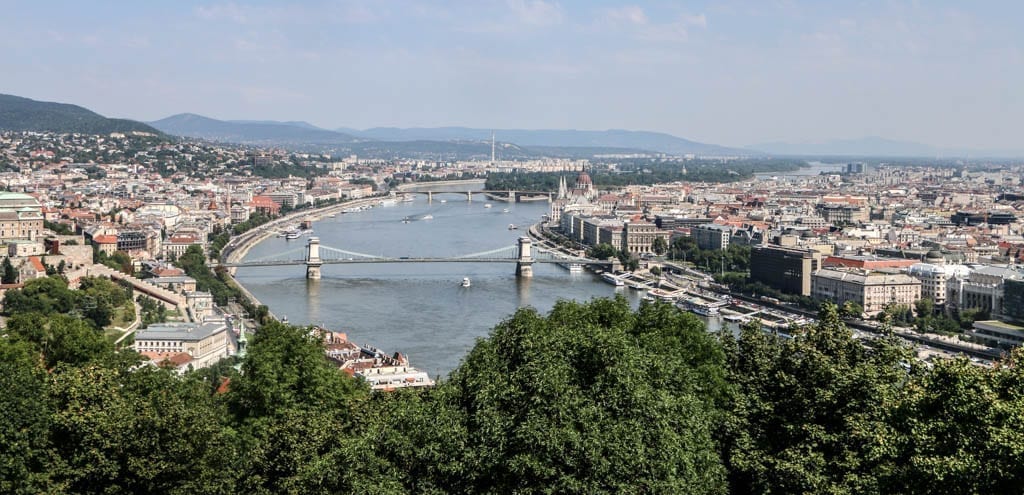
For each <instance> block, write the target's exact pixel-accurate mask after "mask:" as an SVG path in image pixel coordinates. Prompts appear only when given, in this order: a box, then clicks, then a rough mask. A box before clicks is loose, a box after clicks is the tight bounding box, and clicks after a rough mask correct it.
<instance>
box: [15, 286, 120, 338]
mask: <svg viewBox="0 0 1024 495" xmlns="http://www.w3.org/2000/svg"><path fill="white" fill-rule="evenodd" d="M130 298H131V292H130V289H127V288H125V287H123V286H121V285H119V284H116V283H114V282H111V281H110V280H108V279H105V278H97V277H84V278H82V279H81V281H79V289H78V290H71V289H69V288H68V284H67V282H65V281H64V279H62V278H60V277H56V276H54V277H42V278H36V279H32V280H29V281H28V282H25V286H24V287H22V288H20V289H12V290H9V291H7V293H6V294H5V295H4V314H5V315H8V316H24V315H28V314H39V315H43V316H49V315H56V314H62V315H73V316H76V317H81V318H84V319H85V321H88V322H91V323H92V324H93V325H94V327H96V328H102V327H105V326H107V325H110V323H111V321H112V320H113V318H114V314H115V313H116V312H117V311H118V309H120V308H121V307H123V306H124V305H125V303H127V302H128V301H129V299H130Z"/></svg>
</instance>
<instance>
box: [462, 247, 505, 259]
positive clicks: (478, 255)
mask: <svg viewBox="0 0 1024 495" xmlns="http://www.w3.org/2000/svg"><path fill="white" fill-rule="evenodd" d="M517 249H518V248H517V247H516V246H505V247H501V248H498V249H491V250H490V251H481V252H479V253H471V254H463V255H461V256H455V258H458V259H463V258H484V257H488V256H490V255H492V254H508V255H509V256H508V257H509V258H515V257H516V255H517V254H518V252H517Z"/></svg>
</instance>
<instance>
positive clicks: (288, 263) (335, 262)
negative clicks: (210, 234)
mask: <svg viewBox="0 0 1024 495" xmlns="http://www.w3.org/2000/svg"><path fill="white" fill-rule="evenodd" d="M519 261H520V260H519V259H517V258H412V257H409V258H364V259H359V258H353V259H322V260H320V264H322V265H344V264H370V263H518V262H519ZM529 261H531V262H533V263H578V264H582V265H606V264H608V262H607V261H597V260H584V259H549V258H534V259H531V260H529ZM305 264H306V260H283V261H243V262H239V263H224V264H222V265H221V266H225V267H229V268H242V267H255V266H291V265H305Z"/></svg>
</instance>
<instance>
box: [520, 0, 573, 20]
mask: <svg viewBox="0 0 1024 495" xmlns="http://www.w3.org/2000/svg"><path fill="white" fill-rule="evenodd" d="M507 3H508V7H509V9H511V10H512V13H513V14H515V16H516V17H517V18H518V19H519V21H520V22H522V23H523V24H527V25H530V26H554V25H558V24H561V23H562V21H563V20H564V18H565V11H564V10H562V6H561V5H559V4H558V3H557V2H545V1H544V0H507Z"/></svg>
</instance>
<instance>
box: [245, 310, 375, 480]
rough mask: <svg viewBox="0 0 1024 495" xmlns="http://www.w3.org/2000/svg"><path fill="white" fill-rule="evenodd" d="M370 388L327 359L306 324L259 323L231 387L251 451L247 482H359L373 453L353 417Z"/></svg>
mask: <svg viewBox="0 0 1024 495" xmlns="http://www.w3.org/2000/svg"><path fill="white" fill-rule="evenodd" d="M367 395H368V389H367V387H366V386H365V385H364V384H361V383H359V382H357V381H356V380H355V379H353V378H351V377H349V376H348V375H346V374H344V373H341V372H340V371H339V370H338V369H337V368H336V367H335V366H333V365H331V364H330V362H329V361H327V359H326V357H325V355H324V347H323V343H322V341H320V340H319V339H317V338H316V337H315V336H313V335H312V334H311V332H310V329H309V328H300V327H292V326H288V325H284V324H281V323H278V322H271V323H269V324H266V325H264V326H263V327H261V328H260V331H259V332H257V333H256V334H255V336H254V337H253V339H252V342H251V344H250V346H249V351H248V355H247V357H246V359H245V362H244V363H243V365H242V375H241V376H240V377H238V378H237V379H235V380H232V382H231V390H230V392H229V394H228V404H229V406H230V409H231V411H232V412H233V413H234V414H235V417H236V418H237V420H238V421H240V423H241V424H240V428H239V429H240V435H241V444H242V448H243V449H244V451H245V452H248V453H249V459H248V461H247V463H246V464H245V465H244V466H242V467H243V469H244V475H243V477H242V479H243V484H242V487H243V488H244V490H245V491H246V492H250V493H281V492H293V493H309V492H317V493H320V492H323V493H338V492H346V493H348V492H351V491H352V490H353V489H355V488H356V487H358V486H359V483H358V476H355V475H354V473H357V472H361V470H362V469H363V467H364V466H367V465H372V461H371V460H368V459H371V458H366V457H365V455H366V453H367V452H368V451H369V447H368V445H364V444H361V443H360V442H359V440H358V438H356V437H355V435H353V434H352V432H353V429H354V425H353V419H352V418H353V415H354V407H355V405H356V404H358V403H359V402H360V401H361V400H362V399H365V398H366V397H367ZM373 472H376V471H374V470H373V469H369V470H368V471H367V473H373ZM373 478H374V477H373V476H372V475H369V474H368V475H367V481H369V480H371V479H373ZM363 489H364V490H367V489H369V487H367V486H364V487H363Z"/></svg>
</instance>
